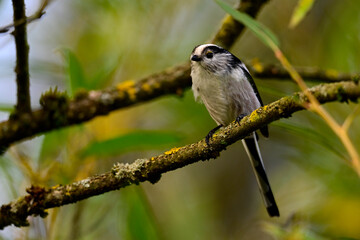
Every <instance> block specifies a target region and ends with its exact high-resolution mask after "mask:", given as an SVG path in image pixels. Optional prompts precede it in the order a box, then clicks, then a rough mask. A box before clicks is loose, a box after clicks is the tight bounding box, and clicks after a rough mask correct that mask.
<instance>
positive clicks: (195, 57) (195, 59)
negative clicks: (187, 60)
mask: <svg viewBox="0 0 360 240" xmlns="http://www.w3.org/2000/svg"><path fill="white" fill-rule="evenodd" d="M191 61H194V62H200V61H201V57H199V56H198V55H193V56H192V57H191Z"/></svg>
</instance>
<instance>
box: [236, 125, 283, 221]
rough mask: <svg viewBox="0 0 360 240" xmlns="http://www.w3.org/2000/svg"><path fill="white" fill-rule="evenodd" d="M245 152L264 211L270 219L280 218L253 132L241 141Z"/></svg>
mask: <svg viewBox="0 0 360 240" xmlns="http://www.w3.org/2000/svg"><path fill="white" fill-rule="evenodd" d="M242 143H243V145H244V147H245V150H246V152H247V154H248V156H249V158H250V161H251V165H252V167H253V169H254V173H255V176H256V180H257V183H258V186H259V189H260V193H261V195H262V198H263V200H264V204H265V206H266V209H267V211H268V213H269V215H270V216H271V217H274V216H280V213H279V209H278V207H277V205H276V202H275V198H274V195H273V193H272V191H271V187H270V183H269V180H268V178H267V176H266V172H265V168H264V164H263V161H262V158H261V154H260V149H259V145H258V143H257V140H256V135H255V132H254V133H253V134H252V136H251V137H248V138H245V139H243V140H242Z"/></svg>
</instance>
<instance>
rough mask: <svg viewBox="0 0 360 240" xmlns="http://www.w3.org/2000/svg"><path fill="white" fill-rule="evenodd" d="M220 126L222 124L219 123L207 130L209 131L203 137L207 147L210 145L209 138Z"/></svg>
mask: <svg viewBox="0 0 360 240" xmlns="http://www.w3.org/2000/svg"><path fill="white" fill-rule="evenodd" d="M221 127H222V125H219V126H217V127H216V128H214V129H211V130H210V131H209V133H208V134H207V135H206V137H205V142H206V145H207V146H208V147H209V146H210V139H211V138H212V136H213V135H214V133H215V132H216V131H217V130H218V129H219V128H221Z"/></svg>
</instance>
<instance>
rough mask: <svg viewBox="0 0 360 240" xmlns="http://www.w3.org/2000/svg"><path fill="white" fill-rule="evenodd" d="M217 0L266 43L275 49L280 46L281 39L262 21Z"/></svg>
mask: <svg viewBox="0 0 360 240" xmlns="http://www.w3.org/2000/svg"><path fill="white" fill-rule="evenodd" d="M215 2H216V3H217V4H218V5H219V6H220V7H221V8H222V9H224V10H225V12H227V13H228V14H230V15H231V16H232V17H233V18H235V19H236V20H237V21H239V22H241V23H242V24H244V25H245V26H246V27H247V28H249V29H250V30H251V31H253V33H254V34H255V35H256V36H257V37H258V38H259V39H260V40H261V41H263V42H264V43H265V45H267V46H269V47H270V48H271V49H274V46H276V47H278V46H279V40H278V38H277V37H276V35H275V34H274V33H273V32H272V31H271V30H270V29H269V28H267V27H266V26H264V25H263V24H261V23H260V22H258V21H256V20H254V19H253V18H252V17H250V16H249V15H247V14H245V13H242V12H239V11H237V10H235V9H234V8H232V7H231V6H230V5H228V4H227V3H225V2H223V1H221V0H215Z"/></svg>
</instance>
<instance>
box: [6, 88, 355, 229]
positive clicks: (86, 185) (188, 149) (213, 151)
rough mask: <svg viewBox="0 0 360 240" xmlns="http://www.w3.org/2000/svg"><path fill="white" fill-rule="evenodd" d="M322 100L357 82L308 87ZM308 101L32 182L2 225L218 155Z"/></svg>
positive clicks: (298, 97)
mask: <svg viewBox="0 0 360 240" xmlns="http://www.w3.org/2000/svg"><path fill="white" fill-rule="evenodd" d="M309 91H310V92H311V93H312V94H313V95H314V96H315V97H316V99H317V100H318V101H319V102H320V103H326V102H331V101H339V100H342V101H349V100H350V101H357V100H358V99H359V98H360V85H359V82H350V81H348V82H339V83H330V84H321V85H318V86H316V87H313V88H311V89H310V90H309ZM306 103H308V100H307V97H306V96H305V94H304V93H302V92H299V93H295V94H293V95H292V96H287V97H283V98H281V99H279V100H278V101H275V102H273V103H270V104H268V105H266V106H264V107H261V108H259V109H257V110H255V111H254V112H253V113H251V114H250V115H249V116H247V117H244V118H243V119H242V120H241V121H240V126H239V124H237V123H235V122H233V123H231V124H230V125H229V126H227V127H225V128H224V129H222V130H220V131H219V132H218V133H217V134H215V135H214V136H213V138H212V141H211V142H210V147H208V146H207V144H206V143H205V139H203V140H201V141H199V142H196V143H193V144H189V145H186V146H183V147H179V148H174V149H170V150H169V151H166V152H165V153H163V154H161V155H158V156H154V157H152V158H149V159H138V160H136V161H134V162H133V163H132V164H122V163H119V164H115V165H114V167H113V168H112V169H111V170H110V171H108V172H106V173H104V174H101V175H96V176H93V177H89V178H86V179H84V180H81V181H78V182H75V183H72V184H68V185H64V186H54V187H51V188H42V187H31V188H29V189H28V190H27V192H28V195H26V196H23V197H20V198H19V199H18V200H15V201H13V202H11V203H9V204H5V205H2V206H1V207H0V229H3V228H5V227H6V226H9V225H11V224H14V225H16V226H26V225H27V224H28V222H27V220H26V218H27V217H28V216H30V215H34V216H37V215H40V216H42V217H44V216H46V212H45V210H46V209H49V208H54V207H59V206H63V205H66V204H70V203H75V202H77V201H80V200H83V199H86V198H89V197H92V196H96V195H100V194H103V193H106V192H109V191H113V190H117V189H120V188H123V187H126V186H128V185H131V184H138V183H140V182H144V181H150V182H152V183H155V182H157V181H158V180H159V179H160V178H161V175H162V174H163V173H166V172H169V171H172V170H175V169H178V168H181V167H184V166H186V165H189V164H192V163H195V162H198V161H204V160H209V159H212V158H217V157H218V156H219V155H220V152H221V151H223V150H224V149H226V147H228V146H229V145H231V144H233V143H235V142H236V141H238V140H239V139H242V138H244V137H245V136H247V135H248V134H249V133H251V132H253V131H255V130H257V129H259V128H261V127H262V126H264V125H268V124H270V123H271V122H273V121H276V120H279V119H281V118H288V117H290V116H291V115H292V114H293V113H295V112H297V111H299V110H302V109H304V105H305V104H306Z"/></svg>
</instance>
